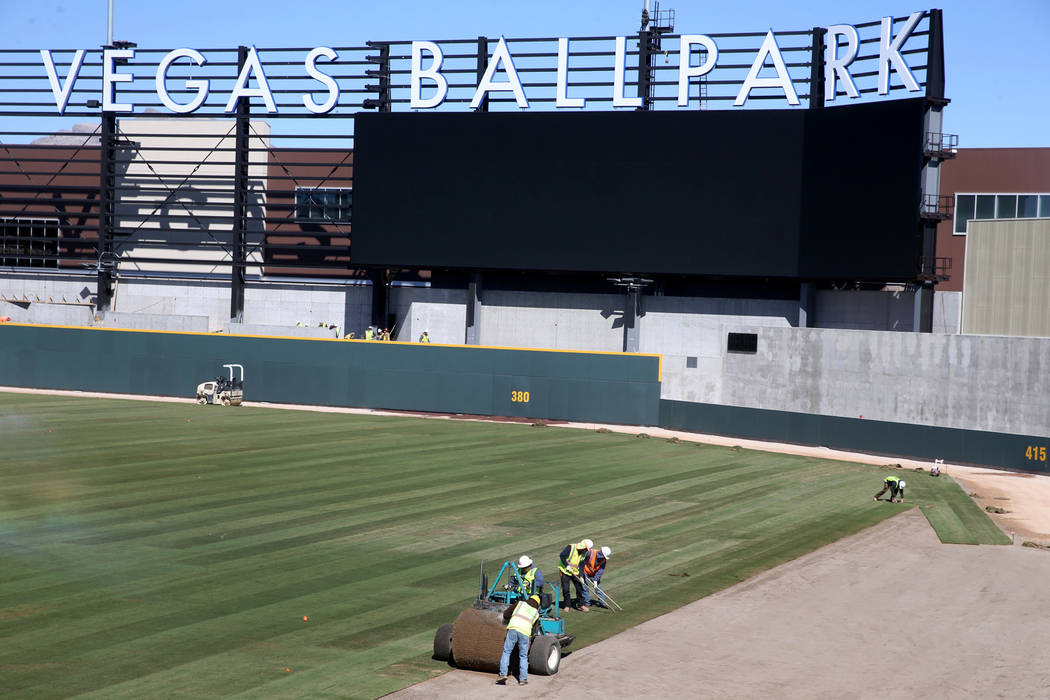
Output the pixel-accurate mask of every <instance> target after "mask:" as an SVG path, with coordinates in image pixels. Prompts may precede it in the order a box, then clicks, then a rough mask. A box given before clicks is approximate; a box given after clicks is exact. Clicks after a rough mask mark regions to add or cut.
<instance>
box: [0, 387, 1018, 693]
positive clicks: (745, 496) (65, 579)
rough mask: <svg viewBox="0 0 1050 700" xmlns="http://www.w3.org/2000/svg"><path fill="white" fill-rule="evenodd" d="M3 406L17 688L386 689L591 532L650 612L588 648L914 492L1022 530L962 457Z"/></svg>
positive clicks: (2, 642)
mask: <svg viewBox="0 0 1050 700" xmlns="http://www.w3.org/2000/svg"><path fill="white" fill-rule="evenodd" d="M0 428H2V436H3V437H2V439H3V441H4V449H3V450H2V452H0V697H3V698H5V699H8V700H10V699H11V698H64V697H73V696H77V697H96V698H150V697H180V698H212V697H242V698H285V697H288V698H291V697H308V698H326V697H332V698H334V697H376V696H379V695H382V694H384V693H387V692H390V691H393V690H396V689H398V688H401V687H404V686H407V685H410V684H412V683H415V682H418V681H421V680H424V679H426V678H428V677H431V676H434V675H437V674H440V673H442V672H444V671H446V670H447V669H448V667H447V665H446V664H443V663H440V662H437V661H434V660H432V659H431V658H430V654H431V644H432V639H433V634H434V631H435V629H436V628H437V627H438V626H439V625H440V624H443V623H446V622H452V621H453V620H454V619H455V617H456V615H457V614H458V613H459V612H460V610H462V609H463V608H464V607H465V606H467V605H469V604H470V600H471V599H472V598H473V597H474V596H475V595H476V593H477V588H478V569H479V564H480V563H481V562H482V561H484V562H485V568H486V570H487V571H488V572H489V574H490V575H494V574H495V573H496V570H497V567H498V566H499V564H500V563H501V562H502V561H503V560H504V559H508V558H517V557H518V556H519V555H521V554H523V553H528V554H530V555H531V556H532V557H533V558H534V559H536V561H537V564H538V565H539V566H540V568H541V570H542V571H543V572H544V573H545V574H546V575H547V576H548V577H549V578H551V579H556V577H557V567H556V560H557V554H558V552H559V550H560V549H561V548H562V547H563V546H564V545H565V544H567V543H569V542H570V541H576V540H579V539H581V538H583V537H590V538H592V539H593V540H594V541H595V542H596V543H597V544H598V545H609V546H611V547H612V548H613V551H614V554H613V556H612V559H611V561H610V564H609V569H608V573H607V576H606V580H605V583H606V588H607V590H608V591H609V593H610V594H611V595H613V596H614V597H615V598H616V600H617V601H618V602H619V603H620V604H621V605H623V607H624V608H625V611H624V612H622V613H618V614H613V613H610V612H608V611H598V610H596V611H592V612H591V613H587V614H584V613H580V612H575V611H573V612H570V613H568V621H567V626H568V631H569V632H572V633H574V634H576V635H578V639H577V642H576V644H574V645H573V647H571V648H570V651H571V650H572V649H578V648H579V647H581V646H583V645H586V644H588V643H592V642H594V641H597V640H599V639H602V638H605V637H607V636H610V635H612V634H615V633H617V632H620V631H622V630H624V629H626V628H628V627H631V626H633V625H636V624H638V623H639V622H642V621H644V620H646V619H649V618H651V617H654V616H656V615H659V614H662V613H664V612H667V611H670V610H673V609H675V608H678V607H680V606H682V605H683V604H685V603H688V602H690V601H692V600H695V599H697V598H700V597H702V596H705V595H707V594H710V593H712V592H714V591H717V590H720V589H723V588H725V587H727V586H729V585H732V584H734V583H736V582H738V581H742V580H744V579H746V578H748V577H750V576H752V575H753V574H755V573H757V572H760V571H763V570H765V569H768V568H770V567H772V566H775V565H777V564H779V563H781V562H784V561H787V560H789V559H792V558H794V557H797V556H799V555H801V554H803V553H806V552H809V551H811V550H814V549H816V548H818V547H820V546H822V545H825V544H828V543H830V542H833V541H835V540H837V539H839V538H841V537H843V536H845V535H848V534H850V533H854V532H857V531H859V530H861V529H863V528H866V527H868V526H871V525H873V524H875V523H878V522H879V521H881V520H883V519H885V518H887V517H890V516H892V515H894V514H896V513H899V512H901V511H902V510H903V509H905V508H908V507H912V506H913V505H914V504H919V505H920V506H921V507H922V508H923V509H924V511H925V512H926V513H927V515H928V516H929V518H930V519H931V521H932V522H933V523H934V525H935V526H936V527H937V528H938V532H939V533H940V534H941V535H942V538H943V539H946V540H948V541H954V542H998V541H1006V538H1005V537H1004V536H1003V535H1002V533H1000V532H999V531H998V530H997V529H996V528H995V526H994V525H993V524H992V523H991V521H990V520H989V519H988V518H987V517H985V514H984V513H983V512H981V511H980V510H979V509H978V508H977V507H976V506H975V505H974V504H973V503H972V501H971V500H970V499H969V498H968V497H967V496H966V495H965V494H964V493H963V492H962V491H961V490H960V489H959V488H958V487H957V486H956V485H955V484H954V482H952V481H951V480H950V479H948V478H939V479H935V478H932V477H930V476H928V475H927V474H919V473H914V472H912V471H911V470H899V469H894V470H891V469H887V468H885V467H882V468H880V467H874V466H866V465H853V464H848V463H844V462H833V461H826V460H818V459H812V458H806V457H799V456H789V455H778V454H771V453H763V452H751V451H746V450H741V449H739V448H725V447H712V446H701V445H697V444H694V443H687V442H681V443H674V442H670V441H667V440H662V439H656V438H653V439H643V438H639V437H636V436H634V435H624V434H616V433H595V432H591V431H586V430H576V429H569V428H557V427H533V426H530V425H527V424H526V425H522V424H492V423H475V422H465V421H454V420H452V421H449V420H427V419H419V418H404V417H380V416H354V415H346V414H334V413H314V412H305V411H288V410H274V409H264V408H253V407H250V406H245V407H240V408H221V407H214V406H206V407H201V406H196V405H191V404H176V403H159V402H144V401H130V400H115V399H88V398H79V397H78V398H74V397H62V396H43V395H23V394H12V393H0ZM891 471H892V472H893V473H896V474H898V475H904V476H905V478H907V481H908V482H909V483H908V492H907V496H908V501H909V503H907V504H905V505H903V506H902V505H896V504H889V503H886V502H880V503H875V502H873V501H872V495H873V494H874V492H875V491H877V490H878V489H879V487H880V485H881V481H882V476H883V475H884V474H887V473H890V472H891ZM887 546H891V543H888V544H887ZM883 554H884V553H873V556H876V555H877V556H882V555H883ZM304 617H305V618H308V619H304ZM564 663H566V664H571V663H572V656H571V655H569V656H567V657H566V659H565V661H564Z"/></svg>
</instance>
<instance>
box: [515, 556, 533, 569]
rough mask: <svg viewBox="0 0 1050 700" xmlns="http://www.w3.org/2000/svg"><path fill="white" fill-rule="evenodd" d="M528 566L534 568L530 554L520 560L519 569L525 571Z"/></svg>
mask: <svg viewBox="0 0 1050 700" xmlns="http://www.w3.org/2000/svg"><path fill="white" fill-rule="evenodd" d="M526 566H532V559H529V555H528V554H522V555H521V558H520V559H518V567H519V568H522V569H524V568H525V567H526Z"/></svg>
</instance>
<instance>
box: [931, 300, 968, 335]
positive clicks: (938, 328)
mask: <svg viewBox="0 0 1050 700" xmlns="http://www.w3.org/2000/svg"><path fill="white" fill-rule="evenodd" d="M961 323H962V292H937V291H935V292H934V293H933V328H932V330H933V332H934V333H959V332H961V329H960V325H961Z"/></svg>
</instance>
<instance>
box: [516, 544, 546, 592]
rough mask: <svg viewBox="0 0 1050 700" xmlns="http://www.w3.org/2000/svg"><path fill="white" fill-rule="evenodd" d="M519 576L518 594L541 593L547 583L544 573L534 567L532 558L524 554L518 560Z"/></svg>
mask: <svg viewBox="0 0 1050 700" xmlns="http://www.w3.org/2000/svg"><path fill="white" fill-rule="evenodd" d="M518 576H519V579H518V592H519V593H521V594H522V595H532V594H533V593H539V592H540V591H541V590H542V589H543V585H544V584H545V583H546V581H544V580H543V572H542V571H540V570H539V569H538V568H536V567H535V566H533V565H532V558H531V557H530V556H529V555H528V554H522V555H521V557H520V558H519V559H518Z"/></svg>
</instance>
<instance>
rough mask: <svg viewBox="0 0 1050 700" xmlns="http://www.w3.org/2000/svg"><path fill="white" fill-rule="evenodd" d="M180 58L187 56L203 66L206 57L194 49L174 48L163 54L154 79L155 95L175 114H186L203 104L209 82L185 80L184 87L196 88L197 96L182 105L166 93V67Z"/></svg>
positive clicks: (206, 97) (206, 96)
mask: <svg viewBox="0 0 1050 700" xmlns="http://www.w3.org/2000/svg"><path fill="white" fill-rule="evenodd" d="M180 58H188V59H190V60H191V61H193V62H194V63H196V64H197V65H198V66H203V65H204V64H205V63H207V59H205V58H204V56H202V55H201V53H200V52H199V51H196V50H194V49H175V50H174V51H172V52H171V53H169V54H167V55H166V56H164V59H163V60H162V61H161V62H160V65H158V66H157V77H156V79H155V81H156V83H157V97H159V98H160V101H161V102H163V103H164V106H165V107H167V108H168V109H170V110H171V111H172V112H175V113H176V114H186V113H188V112H192V111H194V110H196V109H197V108H198V107H200V106H201V105H202V104H204V100H206V99H208V88H209V84H208V81H207V80H187V81H186V87H188V88H191V89H194V90H196V91H197V96H196V97H194V98H193V99H192V100H191V101H190V102H189V103H187V104H184V105H183V104H179V103H178V102H176V101H175V100H173V99H171V95H169V94H168V85H167V80H168V67H169V66H171V64H172V63H174V62H175V61H177V60H179V59H180Z"/></svg>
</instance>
